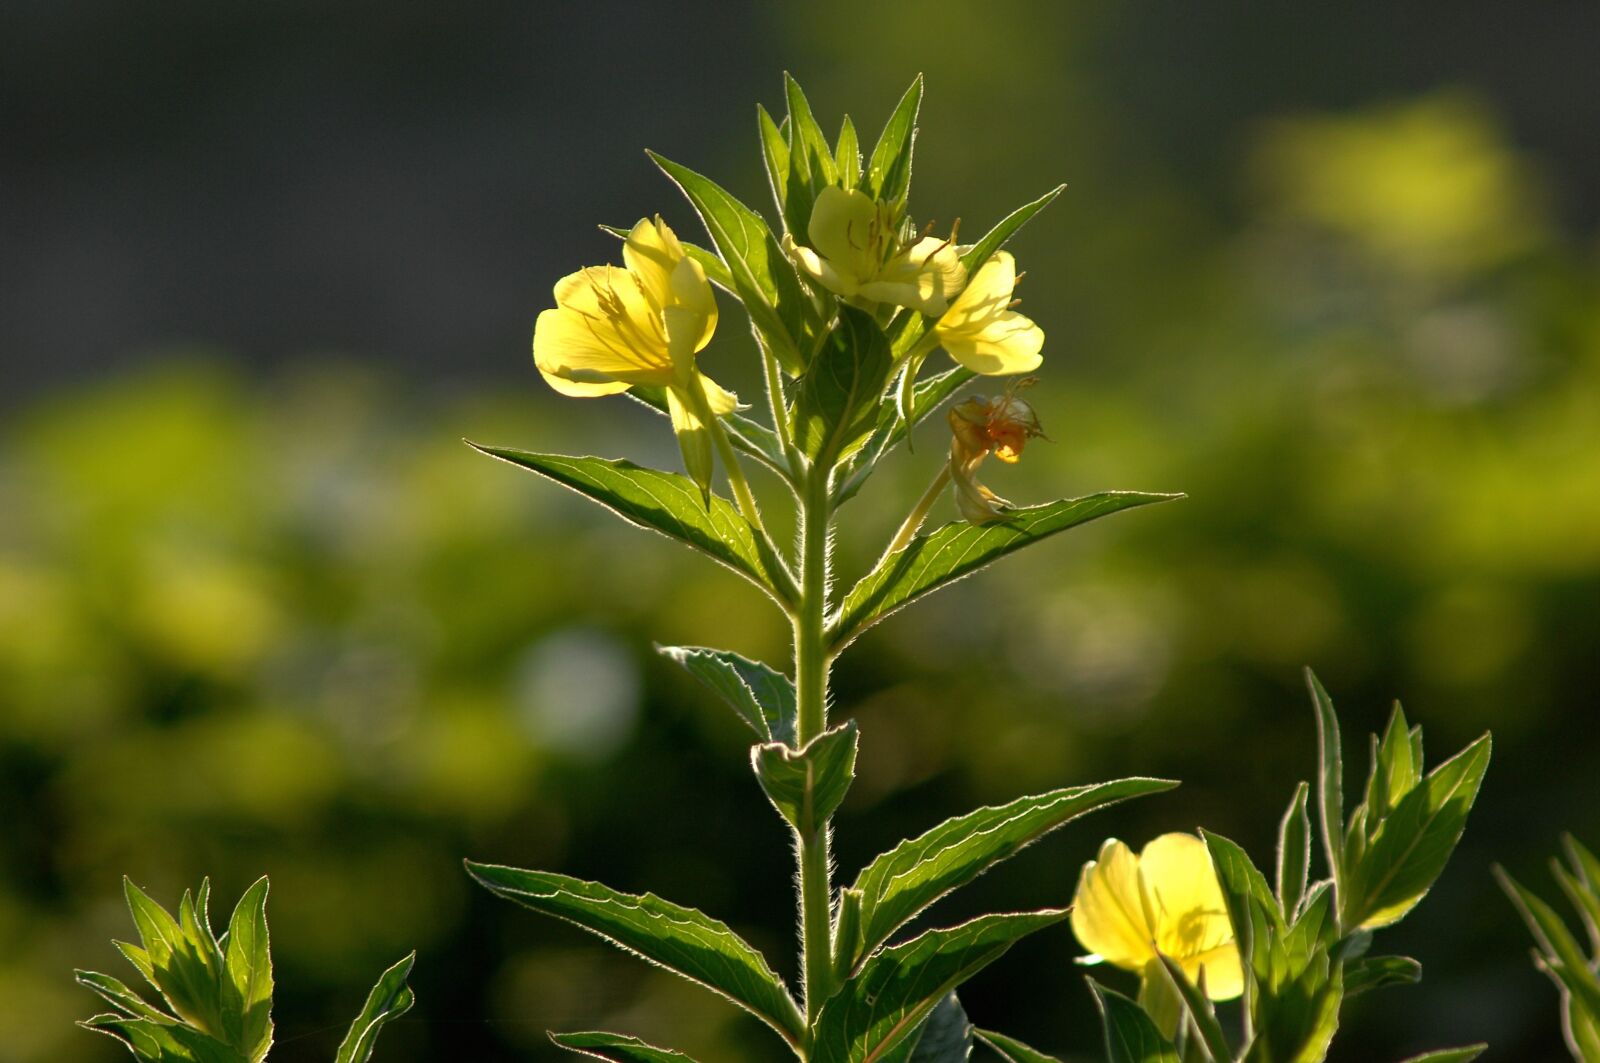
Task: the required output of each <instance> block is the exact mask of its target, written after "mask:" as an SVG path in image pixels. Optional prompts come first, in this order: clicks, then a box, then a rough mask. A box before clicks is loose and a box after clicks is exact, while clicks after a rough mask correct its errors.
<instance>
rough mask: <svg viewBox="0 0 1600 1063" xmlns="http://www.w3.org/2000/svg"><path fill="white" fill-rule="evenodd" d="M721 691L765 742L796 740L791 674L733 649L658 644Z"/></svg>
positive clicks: (703, 681) (697, 675)
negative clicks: (744, 655)
mask: <svg viewBox="0 0 1600 1063" xmlns="http://www.w3.org/2000/svg"><path fill="white" fill-rule="evenodd" d="M656 652H657V653H659V654H661V655H663V656H665V657H670V658H671V659H672V660H674V661H677V662H678V663H679V664H680V665H682V666H683V668H684V670H685V671H687V672H688V673H689V674H690V675H692V676H694V677H695V678H696V679H698V680H700V682H702V683H704V684H705V685H706V686H707V687H709V688H710V689H711V690H713V691H715V692H716V693H718V694H720V695H721V696H722V698H723V700H724V701H726V702H727V703H728V705H729V706H731V707H732V709H733V711H734V712H736V713H738V714H739V718H740V719H741V720H743V721H744V722H745V723H746V724H748V725H749V726H750V729H751V730H752V731H754V732H755V733H756V734H757V735H758V736H759V737H760V738H761V740H762V741H764V742H783V743H789V744H792V743H793V742H794V725H795V715H796V712H797V710H796V708H795V694H794V684H793V683H791V682H790V681H789V677H788V676H785V675H781V674H779V673H778V672H775V671H773V670H772V669H771V668H768V667H767V666H766V665H764V664H762V663H761V662H760V661H752V660H751V659H750V658H748V657H742V656H740V655H739V654H737V653H734V652H733V651H732V650H714V649H711V648H709V647H706V646H661V645H657V646H656Z"/></svg>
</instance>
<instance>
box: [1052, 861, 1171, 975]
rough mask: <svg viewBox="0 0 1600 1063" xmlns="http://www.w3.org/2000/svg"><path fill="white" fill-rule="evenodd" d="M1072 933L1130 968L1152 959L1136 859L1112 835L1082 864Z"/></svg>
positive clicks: (1138, 968)
mask: <svg viewBox="0 0 1600 1063" xmlns="http://www.w3.org/2000/svg"><path fill="white" fill-rule="evenodd" d="M1072 932H1073V934H1075V935H1077V938H1078V941H1079V942H1080V943H1081V944H1082V945H1083V947H1084V948H1086V949H1088V950H1089V951H1090V952H1093V953H1097V954H1098V955H1099V956H1101V957H1102V958H1103V959H1104V960H1105V961H1106V962H1107V963H1113V964H1115V965H1117V966H1118V967H1122V968H1125V969H1127V970H1130V971H1141V970H1143V969H1144V965H1145V964H1146V963H1148V962H1149V961H1150V960H1152V959H1154V958H1155V951H1154V948H1153V947H1152V944H1151V938H1152V934H1151V931H1150V924H1149V922H1148V921H1147V920H1146V918H1145V912H1144V905H1143V901H1142V899H1141V896H1140V891H1139V861H1138V858H1137V857H1135V856H1134V855H1133V850H1131V849H1129V848H1128V847H1127V846H1126V845H1124V844H1122V843H1121V842H1119V841H1117V840H1116V839H1115V838H1110V839H1107V841H1106V843H1105V844H1104V845H1102V846H1101V847H1100V855H1099V857H1098V859H1095V860H1091V861H1089V862H1088V863H1087V864H1084V865H1083V873H1082V874H1081V875H1079V877H1078V891H1077V894H1076V895H1075V896H1074V897H1073V906H1072Z"/></svg>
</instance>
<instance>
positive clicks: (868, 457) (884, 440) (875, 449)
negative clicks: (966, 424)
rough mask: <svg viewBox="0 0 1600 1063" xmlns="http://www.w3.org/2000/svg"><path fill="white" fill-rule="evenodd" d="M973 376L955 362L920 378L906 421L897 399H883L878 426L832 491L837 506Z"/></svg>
mask: <svg viewBox="0 0 1600 1063" xmlns="http://www.w3.org/2000/svg"><path fill="white" fill-rule="evenodd" d="M975 376H977V374H976V373H974V372H973V371H972V370H970V369H967V368H966V367H964V366H959V365H958V366H956V367H955V368H954V369H949V370H946V371H945V372H943V373H940V374H938V375H937V376H932V377H929V378H928V379H927V380H923V381H920V382H919V383H918V384H917V386H916V390H915V391H914V392H913V397H912V400H911V405H910V408H911V417H910V420H909V422H908V421H907V420H906V418H904V417H901V416H900V408H899V404H898V403H891V402H886V403H884V404H883V406H882V407H881V408H880V409H879V411H878V424H877V427H875V428H874V429H873V430H872V435H871V436H869V437H868V439H867V442H866V444H865V445H864V446H862V448H861V449H860V450H859V451H857V452H856V454H855V456H854V457H853V458H851V459H850V463H849V467H848V471H847V472H846V473H845V474H844V475H843V476H841V477H840V478H839V487H838V489H837V490H836V491H835V493H834V505H836V506H837V505H838V504H839V503H841V502H844V501H845V500H846V499H848V498H850V497H852V496H854V495H855V493H856V492H857V491H859V490H861V485H862V484H864V483H866V482H867V477H869V476H870V475H872V470H873V467H874V466H876V465H877V464H878V461H879V460H880V459H881V458H882V457H883V456H884V455H885V454H887V453H888V452H889V451H890V450H892V449H894V447H895V446H896V445H897V444H899V442H900V441H901V440H903V439H905V438H906V436H908V435H909V434H910V432H911V429H912V428H914V427H916V425H917V424H918V423H919V422H921V421H922V419H923V418H925V417H927V416H928V415H929V414H930V413H932V412H933V411H934V410H936V409H938V408H939V407H940V405H942V404H943V403H944V401H945V400H946V399H948V398H949V397H950V396H951V395H954V394H955V393H956V391H957V390H958V389H959V388H960V387H961V385H963V384H965V383H966V382H967V381H969V380H971V379H972V378H973V377H975Z"/></svg>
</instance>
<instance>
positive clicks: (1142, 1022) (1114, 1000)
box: [1085, 978, 1179, 1063]
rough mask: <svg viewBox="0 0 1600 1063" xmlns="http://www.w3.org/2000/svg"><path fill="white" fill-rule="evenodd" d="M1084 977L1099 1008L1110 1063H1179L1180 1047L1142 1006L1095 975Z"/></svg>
mask: <svg viewBox="0 0 1600 1063" xmlns="http://www.w3.org/2000/svg"><path fill="white" fill-rule="evenodd" d="M1085 981H1087V982H1088V983H1089V989H1090V991H1091V992H1093V993H1094V1002H1095V1006H1096V1007H1098V1008H1099V1009H1100V1022H1101V1024H1102V1025H1103V1026H1104V1028H1105V1045H1106V1060H1107V1063H1179V1060H1178V1050H1177V1049H1176V1048H1174V1047H1173V1045H1172V1042H1171V1041H1168V1040H1167V1039H1166V1038H1165V1037H1163V1036H1161V1031H1160V1030H1158V1029H1157V1028H1156V1024H1155V1023H1154V1022H1153V1021H1151V1019H1150V1016H1148V1015H1146V1014H1145V1013H1144V1009H1143V1008H1141V1007H1139V1005H1138V1004H1135V1003H1134V1002H1133V1001H1131V1000H1129V999H1128V998H1127V997H1125V996H1123V995H1122V994H1121V993H1118V992H1117V991H1116V990H1114V989H1107V988H1106V987H1105V986H1103V985H1101V984H1100V983H1099V982H1096V981H1095V980H1094V979H1093V978H1088V979H1085Z"/></svg>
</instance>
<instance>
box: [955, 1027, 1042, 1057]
mask: <svg viewBox="0 0 1600 1063" xmlns="http://www.w3.org/2000/svg"><path fill="white" fill-rule="evenodd" d="M973 1033H974V1034H975V1035H976V1036H977V1038H978V1040H980V1041H982V1042H983V1043H984V1044H986V1045H988V1046H989V1047H990V1048H991V1049H993V1050H994V1053H995V1055H997V1056H999V1057H1000V1058H1001V1060H1002V1063H1061V1060H1059V1059H1057V1058H1056V1057H1055V1056H1047V1055H1045V1054H1044V1053H1043V1052H1041V1051H1039V1050H1038V1049H1037V1048H1030V1047H1028V1046H1027V1045H1025V1044H1023V1043H1022V1042H1021V1041H1019V1040H1017V1039H1016V1038H1015V1037H1007V1036H1006V1035H1005V1034H1003V1033H996V1032H995V1031H993V1030H974V1031H973Z"/></svg>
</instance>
